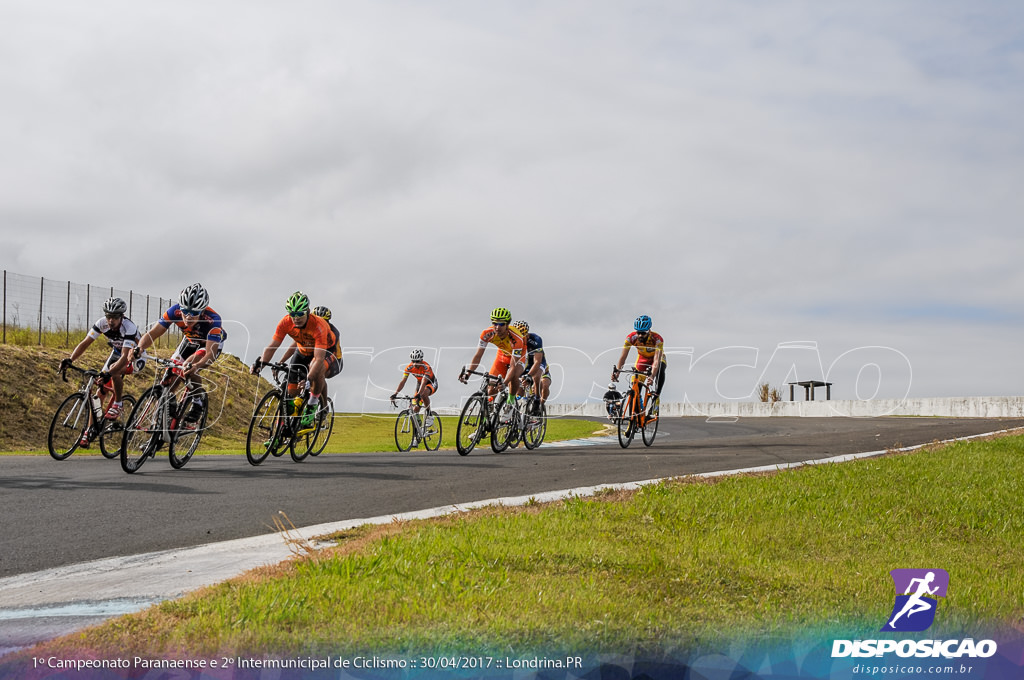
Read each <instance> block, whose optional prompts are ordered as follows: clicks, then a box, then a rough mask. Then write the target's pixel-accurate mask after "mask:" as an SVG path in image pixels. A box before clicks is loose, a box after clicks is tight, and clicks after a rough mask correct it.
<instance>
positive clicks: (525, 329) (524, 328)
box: [512, 321, 530, 335]
mask: <svg viewBox="0 0 1024 680" xmlns="http://www.w3.org/2000/svg"><path fill="white" fill-rule="evenodd" d="M512 328H515V329H516V330H517V331H519V333H520V335H526V334H527V333H529V332H530V324H528V323H526V322H525V321H516V322H515V323H514V324H512Z"/></svg>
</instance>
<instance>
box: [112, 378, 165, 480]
mask: <svg viewBox="0 0 1024 680" xmlns="http://www.w3.org/2000/svg"><path fill="white" fill-rule="evenodd" d="M160 406H161V404H160V395H159V394H157V391H156V390H155V389H154V388H152V387H150V388H149V389H148V390H146V391H145V392H143V393H142V396H141V397H139V401H138V403H137V404H135V408H133V409H132V413H131V415H130V416H128V423H127V424H126V425H125V426H124V434H123V435H122V438H121V469H122V470H124V471H125V472H127V473H128V474H132V473H133V472H137V471H138V469H139V468H140V467H142V464H143V463H145V462H146V459H147V458H149V457H150V456H152V455H155V454H156V450H157V449H158V448H160V439H161V436H162V431H161V426H160V420H161V419H160Z"/></svg>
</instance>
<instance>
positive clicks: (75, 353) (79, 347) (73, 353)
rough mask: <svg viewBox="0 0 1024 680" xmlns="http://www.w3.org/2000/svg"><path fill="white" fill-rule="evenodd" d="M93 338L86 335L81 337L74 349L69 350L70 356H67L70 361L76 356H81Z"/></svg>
mask: <svg viewBox="0 0 1024 680" xmlns="http://www.w3.org/2000/svg"><path fill="white" fill-rule="evenodd" d="M94 339H95V338H92V337H90V336H88V335H87V336H85V337H84V338H82V341H81V342H80V343H78V345H77V346H76V347H75V349H73V350H72V351H71V356H70V357H69V358H70V359H71V361H74V360H75V359H77V358H78V357H80V356H82V354H84V353H85V350H86V349H88V348H89V345H91V344H92V343H93V340H94Z"/></svg>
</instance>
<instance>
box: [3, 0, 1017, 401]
mask: <svg viewBox="0 0 1024 680" xmlns="http://www.w3.org/2000/svg"><path fill="white" fill-rule="evenodd" d="M1022 100H1024V5H1021V4H1020V3H1019V2H986V3H977V2H969V1H966V0H965V1H962V2H960V1H956V2H952V1H949V2H945V1H941V0H923V1H921V2H881V1H879V2H871V3H863V2H857V3H854V2H848V3H821V2H772V3H763V2H738V1H732V0H728V1H724V2H681V1H679V0H672V1H669V2H605V1H600V0H587V1H585V2H584V1H572V2H570V1H553V2H523V1H522V0H517V1H515V2H502V1H493V2H476V1H468V0H467V1H465V2H441V1H430V2H401V1H395V0H373V1H369V0H367V1H365V2H353V1H347V0H341V1H336V0H330V1H323V2H314V1H310V0H296V1H295V2H288V3H283V2H254V1H251V0H250V1H247V2H241V1H240V0H234V1H228V0H221V1H219V2H218V1H215V0H213V1H211V0H203V1H202V2H190V1H181V0H179V1H177V2H173V3H169V2H168V3H140V2H128V1H121V0H111V1H102V0H99V1H93V2H88V3H83V2H72V1H68V2H47V1H35V0H33V1H31V2H30V1H25V2H13V1H9V0H0V148H2V149H3V153H2V154H0V187H2V188H0V256H2V260H3V262H2V265H3V268H4V269H7V270H9V271H13V272H18V273H22V274H27V275H33V276H44V277H48V278H52V279H70V280H72V281H82V282H86V281H88V282H94V283H99V284H104V285H114V286H116V287H118V288H124V289H128V288H131V289H134V290H136V291H143V292H147V293H151V294H153V295H163V296H169V295H175V296H176V294H177V291H179V290H180V289H181V288H182V287H183V286H185V285H187V284H190V283H193V282H195V281H199V282H201V283H203V284H204V285H205V286H206V287H207V288H208V289H209V290H210V293H211V296H212V305H213V306H214V308H215V309H216V310H217V311H218V312H220V313H221V314H222V315H223V316H224V317H225V318H226V319H229V320H230V321H229V326H228V327H229V330H230V331H231V339H230V341H229V345H228V347H227V350H228V351H230V352H232V353H234V354H237V355H239V356H241V357H243V358H244V359H246V360H247V361H251V360H252V359H253V358H254V357H255V356H256V353H257V351H256V349H254V347H255V346H257V345H259V346H262V343H265V342H266V340H267V339H268V338H269V336H270V334H271V332H272V330H273V327H274V324H275V323H276V322H277V320H278V319H279V318H280V317H281V315H282V314H283V313H284V311H283V302H284V300H285V298H286V297H287V296H288V295H289V294H290V293H292V292H293V291H294V290H296V289H301V290H303V291H305V292H307V293H308V294H309V295H310V297H311V298H312V299H313V302H314V304H326V305H328V306H330V307H331V308H332V309H333V311H334V316H335V320H336V324H337V325H338V326H339V327H340V328H341V330H342V336H343V337H342V339H343V343H344V345H345V347H346V349H347V350H348V352H347V354H346V368H345V372H344V373H343V374H342V376H341V377H339V378H336V379H335V380H334V381H333V384H332V388H333V389H334V390H335V391H336V393H337V394H338V395H339V396H340V397H341V401H342V403H343V404H346V403H347V404H348V405H349V406H350V407H356V408H358V407H362V406H365V407H370V405H371V404H370V402H372V397H381V396H386V394H388V393H389V392H390V391H391V389H393V387H394V385H395V384H397V382H398V378H399V377H400V376H399V374H398V366H399V365H402V364H404V359H405V358H406V355H407V353H408V350H409V348H410V346H420V347H423V348H425V349H426V350H427V353H428V358H430V357H431V356H434V354H433V353H434V352H437V356H436V361H435V363H436V364H437V366H436V368H437V369H438V371H439V373H440V374H441V379H442V383H441V392H440V393H439V395H438V399H439V402H440V403H441V404H445V403H453V404H454V403H457V401H458V399H459V397H460V396H462V395H464V394H466V393H467V392H468V389H467V388H465V387H463V386H461V385H459V384H458V383H457V382H456V381H455V380H454V377H455V375H456V374H457V373H458V370H459V367H460V366H461V365H462V364H463V363H465V362H466V361H467V360H468V359H469V357H470V356H471V354H472V351H473V347H474V346H475V343H476V338H477V336H478V335H479V332H480V331H481V330H482V329H483V328H484V327H485V326H486V325H487V324H488V322H489V312H490V310H491V309H492V308H493V307H495V306H499V305H500V306H506V307H508V308H510V309H511V310H512V313H513V315H514V316H515V317H516V318H526V319H527V320H528V321H529V322H530V324H531V326H532V327H533V329H534V330H536V331H537V332H538V333H539V334H540V335H542V336H543V338H544V340H545V342H546V344H547V345H548V346H549V347H550V350H549V355H550V359H551V360H552V361H553V362H555V363H556V364H558V365H559V368H558V369H557V370H556V376H557V380H556V385H555V392H556V394H558V395H559V399H561V400H579V399H583V398H585V397H587V396H588V395H590V394H592V393H594V391H595V390H597V391H598V392H600V391H601V390H600V389H599V388H603V386H604V384H605V383H606V382H607V374H608V372H609V367H610V366H611V364H612V362H613V361H614V359H615V358H616V356H617V353H618V349H617V348H618V347H620V346H621V342H622V339H623V338H624V337H625V335H626V334H627V333H628V332H630V331H631V330H632V322H633V319H634V318H635V317H636V316H637V315H638V314H642V313H646V314H649V315H651V316H652V317H653V319H654V328H655V330H657V331H658V332H660V333H661V334H662V335H664V337H665V338H666V341H667V344H668V346H669V347H670V354H669V357H668V360H669V364H670V372H669V374H668V385H667V387H666V398H667V399H669V400H671V401H678V400H682V399H684V398H685V399H689V400H691V401H710V400H718V399H723V398H725V399H749V398H751V396H750V395H751V394H752V392H753V390H754V388H755V387H756V385H757V384H758V383H759V382H769V383H771V384H772V385H779V386H781V385H782V384H783V383H784V382H785V381H786V380H792V379H795V378H799V379H812V378H813V379H821V378H825V377H827V378H828V379H829V380H831V381H833V382H834V383H835V387H834V388H833V397H834V398H866V397H870V396H872V395H876V394H877V396H881V397H899V396H903V395H905V394H909V395H910V396H960V395H1008V394H1020V392H1021V389H1022V388H1021V381H1022V377H1024V359H1022V358H1021V356H1020V349H1019V348H1020V346H1021V340H1022V336H1024V324H1022V322H1021V320H1022V316H1024V305H1022V303H1021V293H1022V292H1024V272H1022V267H1021V254H1022V235H1021V231H1022V230H1021V224H1020V221H1021V215H1022V214H1024V199H1022V198H1021V197H1022V195H1024V192H1022V191H1021V184H1022V181H1021V180H1022V178H1024V173H1022V169H1024V144H1022V141H1024V116H1022V115H1021V112H1022V111H1024V101H1022ZM250 334H251V335H250ZM793 343H799V344H798V345H794V344H793ZM392 348H398V349H392ZM442 348H443V349H442ZM872 348H873V349H872ZM389 350H390V351H389ZM490 354H491V353H490V352H489V354H488V356H487V358H486V359H485V361H487V362H489V361H490ZM377 386H379V389H378V387H377ZM364 395H367V396H369V397H371V399H370V400H369V401H367V400H366V399H364Z"/></svg>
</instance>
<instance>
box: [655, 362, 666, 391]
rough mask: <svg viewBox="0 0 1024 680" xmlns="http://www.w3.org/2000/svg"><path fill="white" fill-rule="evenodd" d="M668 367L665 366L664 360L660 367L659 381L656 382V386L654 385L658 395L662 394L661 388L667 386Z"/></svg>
mask: <svg viewBox="0 0 1024 680" xmlns="http://www.w3.org/2000/svg"><path fill="white" fill-rule="evenodd" d="M666 368H668V367H667V366H665V363H664V362H662V364H661V366H660V367H658V378H657V381H656V382H655V386H654V393H655V394H656V395H658V396H661V390H662V389H663V388H664V387H665V369H666Z"/></svg>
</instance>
